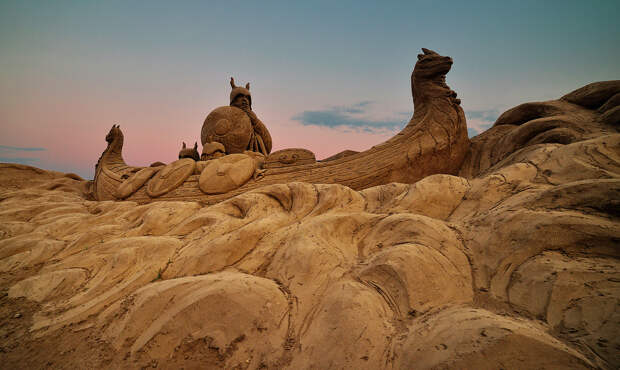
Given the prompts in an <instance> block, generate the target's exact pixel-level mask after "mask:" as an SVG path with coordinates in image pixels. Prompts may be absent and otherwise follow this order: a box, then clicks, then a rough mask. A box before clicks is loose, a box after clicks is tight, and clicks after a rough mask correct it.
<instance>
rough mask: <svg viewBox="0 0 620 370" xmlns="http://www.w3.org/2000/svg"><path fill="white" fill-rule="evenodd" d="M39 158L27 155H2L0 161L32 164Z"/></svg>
mask: <svg viewBox="0 0 620 370" xmlns="http://www.w3.org/2000/svg"><path fill="white" fill-rule="evenodd" d="M38 160H39V158H26V157H0V162H6V163H19V164H31V163H34V162H37V161H38Z"/></svg>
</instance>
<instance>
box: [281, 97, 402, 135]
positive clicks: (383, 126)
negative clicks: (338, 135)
mask: <svg viewBox="0 0 620 370" xmlns="http://www.w3.org/2000/svg"><path fill="white" fill-rule="evenodd" d="M372 108H373V102H372V101H361V102H359V103H355V104H352V105H348V106H333V107H329V108H327V109H323V110H307V111H303V112H301V113H299V114H297V115H295V116H294V117H293V118H292V119H293V120H295V121H299V122H300V123H301V124H302V125H313V126H323V127H330V128H338V129H341V130H362V131H366V132H372V133H376V132H379V131H385V130H390V131H392V130H397V129H400V128H402V127H403V126H404V125H405V124H406V122H407V118H408V115H410V114H411V113H404V112H399V113H396V114H392V115H391V116H389V115H386V114H377V113H376V112H374V111H373V109H372Z"/></svg>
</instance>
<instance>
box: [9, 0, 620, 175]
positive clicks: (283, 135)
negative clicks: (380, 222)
mask: <svg viewBox="0 0 620 370" xmlns="http://www.w3.org/2000/svg"><path fill="white" fill-rule="evenodd" d="M618 19H620V1H618V0H611V1H595V0H593V1H583V0H582V1H567V0H564V1H540V0H538V1H528V0H520V1H401V2H398V1H393V2H389V1H381V2H379V1H373V2H371V1H359V0H358V1H333V0H332V1H305V2H290V1H247V2H246V1H225V2H218V1H153V0H151V1H127V0H123V1H112V0H105V1H90V0H79V1H59V0H53V1H28V0H19V1H7V0H0V162H16V163H25V164H30V165H33V166H37V167H40V168H44V169H50V170H57V171H63V172H74V173H77V174H79V175H81V176H83V177H85V178H92V176H93V174H94V166H95V163H96V162H97V159H98V158H99V156H100V154H101V152H102V151H103V150H104V149H105V147H106V142H105V140H104V138H105V135H106V134H107V132H108V130H109V129H110V127H111V126H112V124H120V125H121V129H122V130H123V132H124V134H125V148H124V157H125V160H126V162H127V163H128V164H130V165H149V164H150V163H152V162H155V161H163V162H170V161H173V160H175V159H176V157H177V154H178V151H179V149H180V147H181V141H186V142H187V143H188V144H190V145H191V144H193V142H194V141H200V129H201V126H202V122H203V121H204V118H205V117H206V115H207V114H208V113H209V112H210V111H211V110H212V109H214V108H216V107H218V106H222V105H228V95H229V93H230V85H229V83H228V80H229V78H230V76H234V77H235V80H236V81H237V82H238V84H241V83H243V84H245V83H246V82H248V81H249V82H250V83H251V91H252V105H253V109H254V111H255V112H256V113H257V115H258V116H259V117H260V118H261V120H262V121H263V122H264V123H265V124H266V125H267V127H268V128H269V130H270V132H271V134H272V136H273V141H274V150H278V149H283V148H290V147H303V148H307V149H310V150H312V151H313V152H315V153H316V155H317V158H324V157H327V156H329V155H332V154H335V153H337V152H340V151H342V150H345V149H353V150H364V149H367V148H369V147H371V146H372V145H374V144H378V143H380V142H382V141H384V140H385V139H387V138H389V137H390V136H392V135H393V134H394V133H395V132H397V131H399V130H400V129H401V128H402V127H404V125H405V124H406V123H407V122H408V120H409V118H410V116H411V113H412V110H413V106H412V102H411V92H410V80H409V77H410V74H411V71H412V68H413V66H414V64H415V61H416V55H417V54H418V53H419V52H420V48H422V47H426V48H430V49H433V50H436V51H437V52H439V53H440V54H443V55H449V56H451V57H453V59H454V65H453V68H452V71H451V72H450V73H449V74H448V77H447V83H448V84H449V85H450V87H451V88H452V89H453V90H455V91H456V92H457V93H458V94H459V97H460V98H461V100H462V106H463V109H464V110H465V112H466V115H467V118H468V125H469V127H470V135H472V136H473V135H476V134H477V133H479V132H482V131H483V130H484V129H485V128H486V127H489V126H490V124H491V123H492V122H493V121H494V120H495V119H496V118H497V116H499V114H500V113H501V112H503V111H504V110H506V109H508V108H510V107H513V106H515V105H517V104H520V103H523V102H527V101H537V100H549V99H555V98H558V97H560V96H562V95H563V94H565V93H568V92H570V91H572V90H574V89H576V88H579V87H581V86H583V85H585V84H587V83H590V82H595V81H602V80H612V79H620V28H619V23H618Z"/></svg>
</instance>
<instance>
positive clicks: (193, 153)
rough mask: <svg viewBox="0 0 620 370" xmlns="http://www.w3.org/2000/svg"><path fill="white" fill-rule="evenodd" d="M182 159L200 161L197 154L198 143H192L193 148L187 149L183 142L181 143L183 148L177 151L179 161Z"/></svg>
mask: <svg viewBox="0 0 620 370" xmlns="http://www.w3.org/2000/svg"><path fill="white" fill-rule="evenodd" d="M183 158H191V159H193V160H195V161H198V160H200V155H199V154H198V142H195V143H194V147H193V148H188V147H187V145H185V142H183V147H182V148H181V150H180V151H179V159H183Z"/></svg>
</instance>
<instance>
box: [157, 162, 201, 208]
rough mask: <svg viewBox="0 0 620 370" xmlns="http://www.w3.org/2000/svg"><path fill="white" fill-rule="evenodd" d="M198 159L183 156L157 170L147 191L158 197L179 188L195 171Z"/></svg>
mask: <svg viewBox="0 0 620 370" xmlns="http://www.w3.org/2000/svg"><path fill="white" fill-rule="evenodd" d="M194 168H196V161H194V160H193V159H191V158H183V159H179V160H178V161H174V162H172V163H170V164H168V165H167V166H166V167H164V168H163V169H162V170H161V171H159V172H157V174H155V176H153V178H152V179H151V181H149V183H148V185H147V186H146V193H147V194H148V195H149V196H150V197H152V198H156V197H159V196H161V195H164V194H166V193H168V192H169V191H172V190H174V189H176V188H178V187H179V186H180V185H181V184H182V183H183V182H184V181H185V180H187V178H188V177H189V176H190V175H191V174H192V173H193V172H194Z"/></svg>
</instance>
